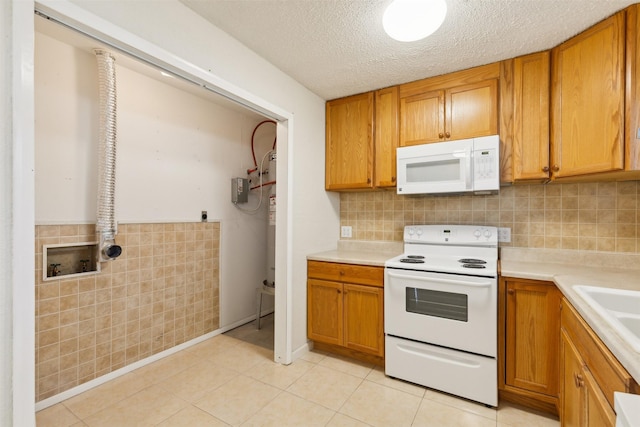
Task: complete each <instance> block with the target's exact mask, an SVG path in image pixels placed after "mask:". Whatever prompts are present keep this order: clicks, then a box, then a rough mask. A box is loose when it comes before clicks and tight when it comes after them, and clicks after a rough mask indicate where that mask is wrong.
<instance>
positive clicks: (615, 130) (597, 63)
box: [551, 11, 626, 178]
mask: <svg viewBox="0 0 640 427" xmlns="http://www.w3.org/2000/svg"><path fill="white" fill-rule="evenodd" d="M625 17H626V12H625V11H622V12H619V13H617V14H615V15H613V16H611V17H610V18H608V19H606V20H604V21H602V22H600V23H599V24H597V25H595V26H593V27H591V28H589V29H588V30H586V31H585V32H583V33H581V34H579V35H578V36H576V37H573V38H572V39H570V40H568V41H566V42H564V43H562V44H561V45H560V46H558V47H556V48H554V49H553V50H552V55H553V56H552V64H553V71H552V85H551V102H552V106H551V108H552V109H551V171H552V173H553V177H554V178H563V177H573V176H579V175H587V174H594V173H600V172H611V171H616V170H621V169H623V168H624V120H625V113H624V111H625V110H624V108H625V98H624V96H625Z"/></svg>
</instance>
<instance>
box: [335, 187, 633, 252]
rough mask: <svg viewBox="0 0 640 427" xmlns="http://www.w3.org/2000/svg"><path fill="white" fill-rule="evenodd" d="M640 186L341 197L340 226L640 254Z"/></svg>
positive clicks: (386, 235)
mask: <svg viewBox="0 0 640 427" xmlns="http://www.w3.org/2000/svg"><path fill="white" fill-rule="evenodd" d="M639 192H640V181H626V182H600V183H577V184H555V183H554V184H548V185H542V184H531V185H514V186H508V187H502V188H501V189H500V193H499V194H497V195H490V196H473V195H460V196H455V195H453V196H399V195H397V194H396V193H395V192H394V191H385V192H357V193H341V195H340V224H341V225H343V226H345V225H348V226H351V227H352V235H353V237H352V239H354V240H370V241H371V240H375V241H402V232H403V227H404V226H405V225H414V224H474V225H492V226H497V227H509V228H511V243H500V245H501V246H514V247H524V248H548V249H578V250H586V251H608V252H627V253H640V232H639V230H638V229H639V228H640V212H639V208H640V202H639Z"/></svg>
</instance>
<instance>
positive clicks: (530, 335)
mask: <svg viewBox="0 0 640 427" xmlns="http://www.w3.org/2000/svg"><path fill="white" fill-rule="evenodd" d="M560 298H561V293H560V291H559V290H558V288H557V287H556V285H555V284H554V283H553V282H543V281H536V280H525V279H510V278H501V280H500V281H499V305H498V306H499V307H500V308H499V316H500V319H499V324H500V325H503V326H504V329H501V332H502V334H499V337H498V342H499V343H500V347H501V348H500V354H501V355H502V361H501V363H500V364H499V367H500V370H499V378H498V385H499V386H498V387H499V393H500V398H501V399H504V400H509V401H512V402H515V403H519V404H522V405H525V406H528V407H531V408H534V409H538V410H542V411H545V412H550V413H553V414H558V410H557V407H558V355H559V351H558V346H559V341H560Z"/></svg>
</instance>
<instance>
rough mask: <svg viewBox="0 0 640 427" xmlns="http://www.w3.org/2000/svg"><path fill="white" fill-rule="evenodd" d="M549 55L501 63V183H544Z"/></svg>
mask: <svg viewBox="0 0 640 427" xmlns="http://www.w3.org/2000/svg"><path fill="white" fill-rule="evenodd" d="M550 67H551V66H550V52H549V51H545V52H539V53H534V54H531V55H525V56H520V57H518V58H515V59H509V60H506V61H503V62H502V70H501V75H500V141H501V144H502V146H501V147H500V173H501V174H500V181H501V182H514V181H526V182H536V181H547V180H548V179H549V177H550V176H551V175H550V167H549V85H550V79H551V74H550V73H551V71H550Z"/></svg>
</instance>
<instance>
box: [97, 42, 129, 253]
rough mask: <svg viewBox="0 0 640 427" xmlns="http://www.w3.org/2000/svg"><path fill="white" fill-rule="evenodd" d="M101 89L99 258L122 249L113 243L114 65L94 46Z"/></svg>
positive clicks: (115, 231)
mask: <svg viewBox="0 0 640 427" xmlns="http://www.w3.org/2000/svg"><path fill="white" fill-rule="evenodd" d="M94 53H95V55H96V59H97V61H98V84H99V92H100V122H99V132H98V212H97V223H96V232H98V233H99V234H100V258H101V260H103V261H104V260H110V259H114V258H116V257H118V256H119V255H120V253H121V252H122V248H120V246H117V245H115V242H114V239H115V235H116V233H117V228H116V220H115V187H116V68H115V58H114V56H113V55H111V53H109V52H107V51H105V50H101V49H96V50H95V51H94Z"/></svg>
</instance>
